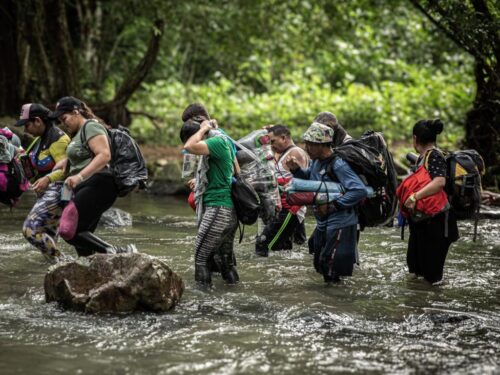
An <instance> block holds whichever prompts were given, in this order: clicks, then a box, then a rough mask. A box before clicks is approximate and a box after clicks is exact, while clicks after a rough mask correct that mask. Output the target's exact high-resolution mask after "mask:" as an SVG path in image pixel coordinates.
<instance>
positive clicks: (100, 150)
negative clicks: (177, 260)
mask: <svg viewBox="0 0 500 375" xmlns="http://www.w3.org/2000/svg"><path fill="white" fill-rule="evenodd" d="M52 117H54V118H58V119H59V121H61V122H62V123H63V124H64V125H66V127H67V129H68V131H69V132H70V133H71V134H73V139H72V140H71V143H70V144H69V145H68V148H67V151H66V154H67V158H68V164H69V168H66V169H67V170H68V174H69V177H68V178H66V180H65V181H64V184H65V187H66V188H67V189H70V190H71V191H72V193H73V197H72V198H71V199H70V201H69V203H68V204H67V205H66V207H65V208H64V210H63V213H62V216H61V223H60V225H59V234H60V235H61V237H62V238H63V239H64V240H65V241H66V242H67V243H69V244H71V245H73V246H74V247H75V248H76V251H77V253H78V255H79V256H88V255H92V254H94V253H104V254H106V253H107V254H115V253H126V252H137V249H136V248H135V246H134V245H128V246H126V247H116V246H112V245H110V244H108V243H106V242H104V241H103V240H102V239H100V238H99V237H97V236H96V235H95V234H94V233H93V232H94V231H95V229H96V228H97V224H98V223H99V220H100V219H101V216H102V214H103V213H104V211H106V210H107V209H108V208H110V207H111V206H112V205H113V203H114V202H115V200H116V198H117V196H118V188H117V186H116V184H115V181H114V179H113V175H112V174H111V171H110V169H109V166H108V163H109V162H110V161H111V149H110V144H109V139H108V133H107V131H106V129H105V127H104V125H102V124H101V123H100V121H102V120H100V119H98V118H97V117H96V116H95V115H94V113H93V112H92V110H91V109H90V108H89V107H88V106H87V105H86V104H85V103H84V102H82V101H81V100H79V99H77V98H74V97H72V96H67V97H64V98H61V99H59V101H58V102H57V105H56V110H55V112H54V113H53V114H52ZM83 127H85V139H84V137H83V136H82V129H83Z"/></svg>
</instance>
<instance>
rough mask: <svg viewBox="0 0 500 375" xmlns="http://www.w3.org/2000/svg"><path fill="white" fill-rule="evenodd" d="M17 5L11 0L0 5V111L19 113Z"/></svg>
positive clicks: (9, 113)
mask: <svg viewBox="0 0 500 375" xmlns="http://www.w3.org/2000/svg"><path fill="white" fill-rule="evenodd" d="M16 19H17V6H16V4H15V3H14V2H13V1H4V2H3V4H2V5H0V51H2V53H1V54H0V66H1V69H0V113H1V114H7V115H13V114H17V113H19V109H20V107H19V102H20V101H21V100H22V98H20V97H19V91H18V83H19V77H20V64H21V63H22V61H19V55H18V52H17V27H16V24H17V23H16Z"/></svg>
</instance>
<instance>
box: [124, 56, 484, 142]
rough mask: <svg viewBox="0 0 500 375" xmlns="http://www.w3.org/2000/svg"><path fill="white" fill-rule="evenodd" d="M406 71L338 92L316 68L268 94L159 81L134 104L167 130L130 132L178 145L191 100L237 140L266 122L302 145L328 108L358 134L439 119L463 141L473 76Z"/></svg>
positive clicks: (138, 124)
mask: <svg viewBox="0 0 500 375" xmlns="http://www.w3.org/2000/svg"><path fill="white" fill-rule="evenodd" d="M400 68H401V69H404V70H405V71H406V74H407V76H408V78H407V82H406V83H404V82H394V81H387V80H385V81H381V82H378V85H377V87H376V88H372V87H370V86H368V85H365V84H362V83H351V84H348V85H346V87H342V88H340V89H336V88H332V86H331V85H330V84H328V83H325V82H324V81H323V80H322V77H321V75H320V74H319V73H317V72H315V71H314V70H313V69H308V70H305V71H294V72H290V73H287V74H286V75H284V76H283V78H282V80H281V81H279V82H278V81H274V83H273V85H271V86H270V89H269V90H267V91H266V92H262V93H256V92H255V91H254V90H253V89H252V88H251V87H248V86H243V85H241V84H237V83H235V82H234V81H231V80H228V79H226V78H224V77H220V78H218V79H217V80H214V81H213V82H209V83H207V84H201V85H186V84H183V83H181V82H178V81H167V80H161V81H157V82H156V83H155V84H149V85H145V88H144V90H143V91H142V92H141V93H138V94H137V95H136V96H135V98H134V100H133V103H131V105H130V106H131V108H132V109H133V110H136V111H142V112H147V113H150V114H153V115H154V116H156V117H157V118H158V119H160V120H161V123H162V126H161V127H159V128H158V127H155V126H153V125H152V123H151V122H150V121H149V120H148V119H147V118H144V117H136V118H135V120H134V122H133V124H132V128H131V129H132V131H133V133H134V135H136V136H137V137H138V138H139V139H141V140H142V141H148V142H155V143H160V144H168V145H174V144H179V143H180V141H179V136H178V133H179V129H180V126H181V125H182V123H181V119H180V116H181V113H182V111H183V109H184V108H185V107H186V106H187V105H188V104H189V103H191V102H201V103H203V104H204V105H206V107H207V108H208V109H209V111H210V113H211V114H212V116H213V117H214V118H216V119H218V121H219V124H220V125H221V126H222V127H223V128H224V129H225V130H226V131H227V132H228V133H229V134H230V135H231V136H232V137H234V138H240V137H242V136H244V135H246V134H247V133H249V132H250V131H252V130H255V129H258V128H260V127H262V126H264V125H266V124H270V123H283V124H285V125H288V126H289V127H290V128H291V130H292V136H293V137H294V139H295V140H298V141H299V140H300V137H301V135H302V133H303V132H304V130H305V129H306V128H307V126H308V125H309V124H310V123H311V121H312V119H313V118H314V116H315V115H316V114H317V113H318V112H320V111H325V110H328V111H332V112H334V113H335V114H336V115H337V116H338V118H339V120H340V121H341V123H342V124H343V125H344V126H345V127H346V129H347V130H348V131H349V133H351V134H352V135H354V136H358V135H360V134H361V133H362V132H363V131H365V130H367V129H375V130H380V131H383V132H384V134H385V135H386V137H387V138H388V139H389V140H390V141H400V140H410V139H411V137H410V134H411V128H412V126H413V124H414V123H415V122H416V121H417V120H419V119H422V118H434V117H440V118H442V119H443V120H444V121H445V123H446V124H447V128H446V132H445V134H443V137H441V141H444V143H446V144H448V145H453V144H456V143H457V141H459V140H460V139H461V138H462V137H463V121H464V120H463V119H464V117H465V111H466V110H467V108H469V107H470V105H471V102H472V99H473V96H474V95H473V94H474V93H473V92H471V89H470V88H471V87H472V86H473V82H472V78H471V77H470V75H466V74H463V72H457V73H454V74H451V73H448V74H443V73H441V72H434V71H432V70H425V69H421V68H416V67H412V66H408V65H404V66H401V67H400ZM450 82H453V84H450Z"/></svg>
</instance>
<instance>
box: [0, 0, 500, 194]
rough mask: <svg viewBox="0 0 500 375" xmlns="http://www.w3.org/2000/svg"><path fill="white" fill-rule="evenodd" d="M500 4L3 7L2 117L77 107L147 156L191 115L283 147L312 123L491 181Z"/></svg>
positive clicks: (498, 103) (485, 0)
mask: <svg viewBox="0 0 500 375" xmlns="http://www.w3.org/2000/svg"><path fill="white" fill-rule="evenodd" d="M499 25H500V0H348V1H347V0H345V1H332V0H289V1H278V0H255V1H250V0H232V1H231V0H221V1H210V0H186V1H172V0H150V1H148V2H144V1H139V0H108V1H104V0H46V1H41V0H18V1H16V0H1V1H0V50H1V51H2V53H1V54H0V64H1V65H0V66H1V71H0V116H1V117H3V120H2V122H1V125H2V126H5V125H12V124H11V123H9V121H8V120H7V119H12V118H13V117H16V116H17V114H18V113H19V110H20V107H21V105H22V104H23V103H25V102H41V103H45V104H46V105H47V106H48V107H50V108H54V105H55V102H56V101H57V99H58V98H59V97H61V96H66V95H73V96H76V97H79V98H81V99H83V100H84V101H86V102H87V103H88V104H89V105H90V106H91V107H92V108H93V109H94V110H95V111H96V113H97V114H98V115H100V116H101V117H102V118H103V119H104V120H106V121H107V122H109V123H110V124H112V125H117V124H122V125H125V126H129V127H130V129H131V131H132V134H133V135H134V136H135V137H136V138H137V139H138V140H139V141H140V142H141V143H143V144H145V145H161V146H176V145H179V143H180V141H179V137H178V131H179V127H180V125H181V120H180V114H181V113H182V110H183V109H184V108H185V107H186V105H187V104H189V103H190V102H195V101H196V102H201V103H203V104H205V105H206V106H207V108H208V109H209V111H210V112H211V114H212V115H213V117H215V118H217V119H218V120H219V123H220V124H221V126H223V127H224V129H225V130H226V131H227V132H228V133H229V134H230V135H232V136H233V137H234V138H238V137H241V136H243V135H245V134H247V133H249V132H250V131H251V130H254V129H257V128H260V127H262V126H263V125H266V124H271V123H283V124H285V125H288V126H289V127H290V128H291V130H292V134H293V137H294V139H296V140H300V135H301V134H302V133H303V131H304V130H305V129H306V127H307V126H308V125H309V124H310V122H311V121H312V119H313V118H314V116H315V115H316V114H317V113H318V112H320V111H331V112H333V113H335V114H336V115H337V117H338V118H339V120H340V122H341V124H342V125H344V127H345V128H346V129H347V130H348V132H349V133H351V134H352V135H354V136H358V135H360V134H361V133H362V132H363V131H364V130H368V129H374V130H379V131H383V132H384V135H385V137H386V138H387V139H388V141H389V142H390V143H391V144H392V145H393V146H394V147H397V146H398V145H403V147H402V149H405V148H406V149H408V150H409V147H410V145H409V142H410V140H411V129H412V126H413V124H414V123H415V122H416V121H417V120H419V119H422V118H435V117H440V118H441V119H443V121H444V122H445V126H446V127H445V131H444V133H443V134H442V135H441V136H440V138H439V141H440V146H443V147H444V148H447V149H455V148H459V147H464V148H465V147H469V148H475V149H477V150H478V151H479V152H480V153H481V154H482V155H483V158H484V159H485V162H486V164H487V166H488V173H487V176H486V178H485V182H486V185H488V186H489V187H493V188H495V187H496V188H497V189H498V186H499V181H500V177H499V176H500V167H499V161H500V159H499V158H500V155H499V154H500V135H499V134H500V43H499V42H500V27H499Z"/></svg>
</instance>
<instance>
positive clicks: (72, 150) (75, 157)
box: [67, 120, 108, 176]
mask: <svg viewBox="0 0 500 375" xmlns="http://www.w3.org/2000/svg"><path fill="white" fill-rule="evenodd" d="M83 126H85V136H86V137H87V139H85V140H84V143H85V144H82V129H83ZM83 126H82V127H81V128H80V129H79V130H78V132H77V133H76V134H75V136H74V137H73V139H72V140H71V143H70V144H69V145H68V150H67V155H68V160H69V163H70V169H69V175H70V176H74V175H76V174H78V173H79V172H81V171H82V170H83V169H84V168H85V167H86V166H87V165H89V164H90V162H91V161H92V158H93V157H94V155H93V154H92V151H91V150H90V149H89V147H88V142H89V141H90V140H91V139H92V138H93V137H95V136H97V135H105V136H107V134H108V133H107V131H106V129H105V128H104V126H103V125H101V124H99V123H98V122H97V121H94V120H87V121H86V122H85V124H84V125H83Z"/></svg>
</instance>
